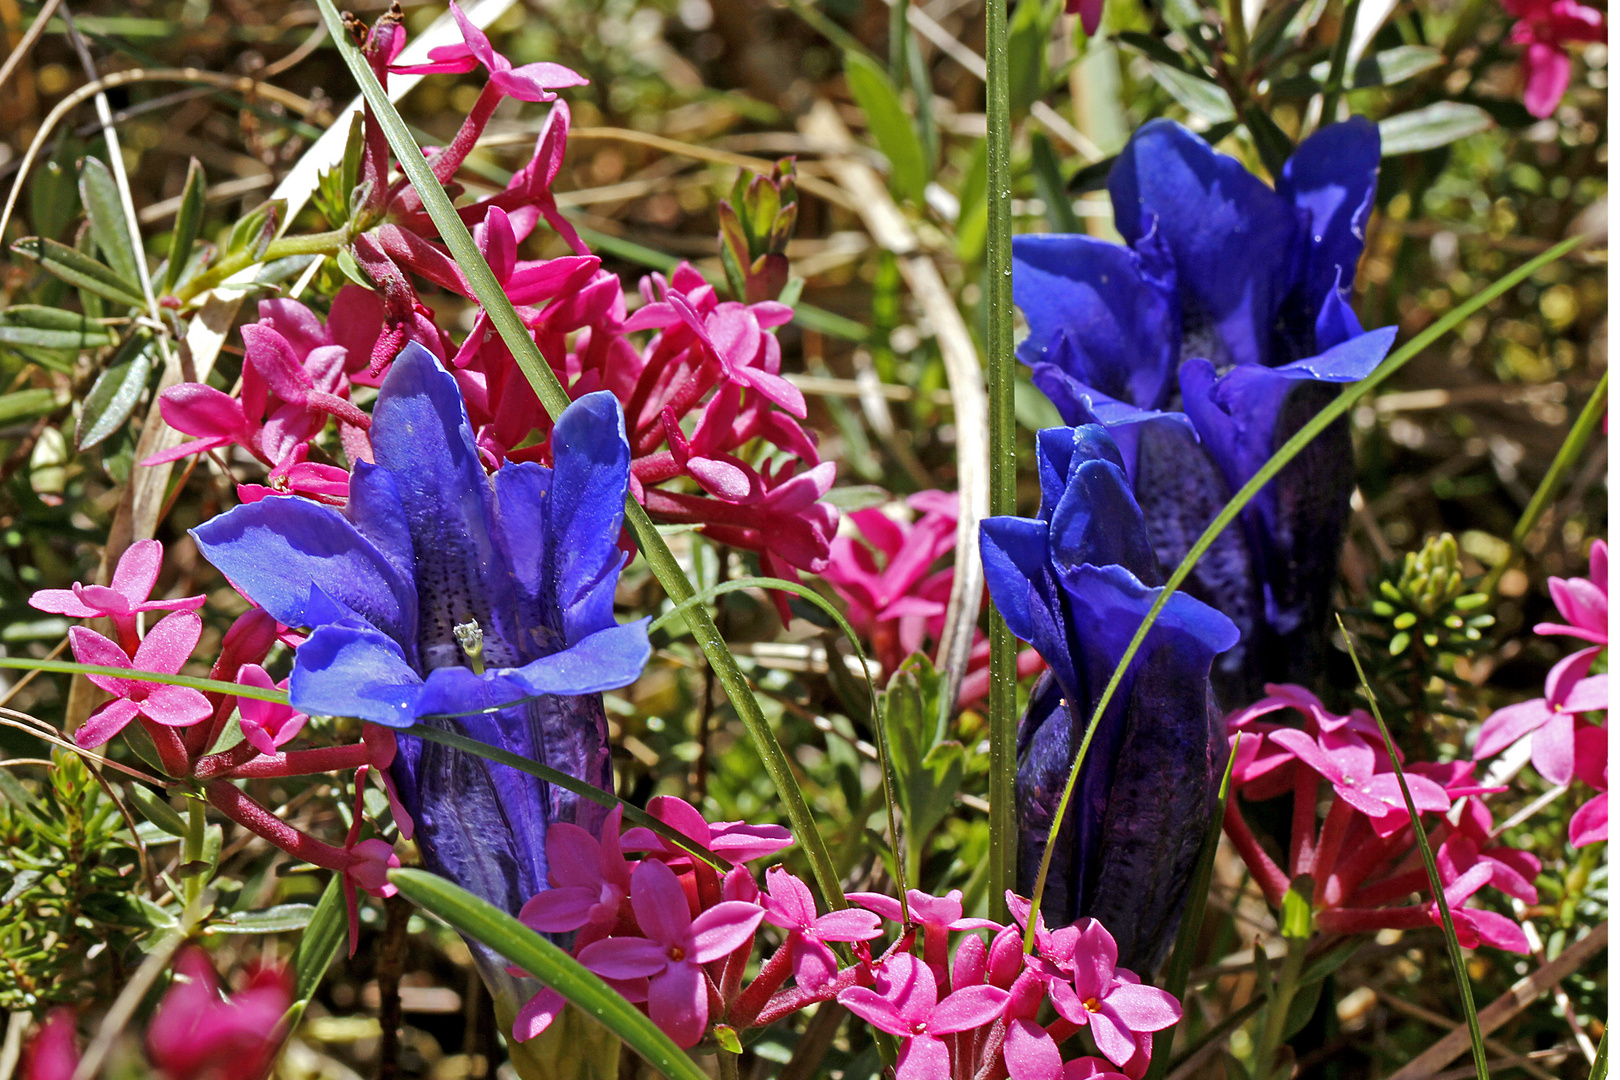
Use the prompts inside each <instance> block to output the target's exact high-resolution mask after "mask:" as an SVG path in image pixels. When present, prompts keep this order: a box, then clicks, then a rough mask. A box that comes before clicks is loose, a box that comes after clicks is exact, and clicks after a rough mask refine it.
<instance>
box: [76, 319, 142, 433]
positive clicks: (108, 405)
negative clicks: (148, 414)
mask: <svg viewBox="0 0 1620 1080" xmlns="http://www.w3.org/2000/svg"><path fill="white" fill-rule="evenodd" d="M156 348H157V345H156V343H155V342H154V341H153V340H152V338H151V336H150V335H146V334H137V335H135V336H134V337H131V338H130V339H129V341H128V343H126V345H125V347H124V348H122V349H120V350H119V352H118V356H116V357H115V358H114V359H113V362H112V364H111V366H109V367H108V368H107V369H106V370H105V371H103V372H102V373H101V374H100V375H97V376H96V381H95V385H93V386H91V387H90V392H89V393H88V394H86V395H85V398H84V409H83V411H81V412H80V413H79V424H78V428H77V432H76V434H75V436H74V444H75V445H76V446H77V447H78V448H79V449H80V450H88V449H90V448H91V447H92V446H96V445H98V444H100V443H101V442H103V441H104V440H106V439H107V437H108V436H110V435H112V434H113V432H115V431H117V430H118V429H119V428H121V427H123V426H124V422H125V421H126V420H128V419H129V416H130V413H132V412H134V411H135V406H136V405H137V404H139V402H140V400H141V395H142V394H143V393H144V392H145V390H146V383H147V380H148V379H150V378H151V377H152V366H153V355H152V354H153V352H154V351H155V350H156Z"/></svg>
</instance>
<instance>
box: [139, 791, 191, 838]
mask: <svg viewBox="0 0 1620 1080" xmlns="http://www.w3.org/2000/svg"><path fill="white" fill-rule="evenodd" d="M125 790H126V791H127V792H128V793H129V801H130V802H132V803H134V804H135V809H137V810H139V811H140V812H141V816H142V817H144V818H145V819H146V820H147V821H150V822H151V823H152V824H153V825H156V826H157V827H158V828H160V829H162V830H163V831H164V832H166V833H168V834H169V835H170V836H177V837H180V838H181V839H184V838H185V835H186V822H185V819H184V818H182V817H181V816H180V812H179V811H178V810H176V809H175V808H174V807H172V806H170V805H169V801H168V800H167V799H165V798H164V797H163V796H161V795H159V794H157V793H156V792H154V791H153V790H152V789H151V788H149V787H147V786H146V785H145V784H141V783H131V784H130V785H129V786H128V787H127V788H126V789H125Z"/></svg>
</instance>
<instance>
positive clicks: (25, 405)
mask: <svg viewBox="0 0 1620 1080" xmlns="http://www.w3.org/2000/svg"><path fill="white" fill-rule="evenodd" d="M55 408H56V391H55V390H47V389H44V388H40V387H35V388H33V389H30V390H13V391H12V392H11V393H9V394H0V425H5V424H15V423H16V422H17V421H19V420H32V419H33V418H34V417H36V416H44V415H45V414H46V413H48V412H51V411H53V410H54V409H55Z"/></svg>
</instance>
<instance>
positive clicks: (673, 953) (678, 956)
mask: <svg viewBox="0 0 1620 1080" xmlns="http://www.w3.org/2000/svg"><path fill="white" fill-rule="evenodd" d="M669 958H670V959H671V960H674V961H676V962H677V963H678V962H680V961H682V960H685V959H686V950H685V949H683V948H681V947H680V946H679V945H671V946H670V947H669Z"/></svg>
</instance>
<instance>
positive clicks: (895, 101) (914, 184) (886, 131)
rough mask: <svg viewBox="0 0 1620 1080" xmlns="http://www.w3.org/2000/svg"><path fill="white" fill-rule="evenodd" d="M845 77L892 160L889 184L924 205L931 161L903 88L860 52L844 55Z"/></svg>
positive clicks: (884, 151)
mask: <svg viewBox="0 0 1620 1080" xmlns="http://www.w3.org/2000/svg"><path fill="white" fill-rule="evenodd" d="M844 78H845V79H846V80H847V81H848V83H849V92H850V96H852V97H853V98H854V99H855V103H856V104H857V105H859V106H860V107H861V111H862V112H864V113H865V114H866V123H867V127H868V128H870V129H871V132H872V137H873V138H874V139H876V140H877V144H878V149H879V150H881V151H882V152H883V156H884V157H886V158H888V159H889V186H890V187H891V188H893V189H894V193H895V194H896V195H898V196H899V197H900V198H902V199H905V200H907V201H909V202H911V203H914V204H916V205H918V206H921V205H922V201H923V188H925V187H927V186H928V161H927V159H926V157H924V155H923V147H922V140H921V139H919V138H918V137H917V128H916V126H915V125H914V124H913V123H912V122H911V117H910V116H909V115H908V114H907V113H906V110H905V106H904V105H902V104H901V103H900V91H898V90H896V89H895V87H894V83H892V82H890V81H889V76H888V75H887V74H886V73H885V72H884V70H883V69H882V68H881V67H879V66H878V65H877V64H875V63H873V62H872V61H871V60H868V59H867V58H866V57H865V56H862V55H861V54H860V53H845V54H844Z"/></svg>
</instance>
